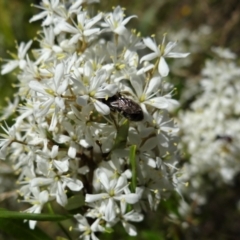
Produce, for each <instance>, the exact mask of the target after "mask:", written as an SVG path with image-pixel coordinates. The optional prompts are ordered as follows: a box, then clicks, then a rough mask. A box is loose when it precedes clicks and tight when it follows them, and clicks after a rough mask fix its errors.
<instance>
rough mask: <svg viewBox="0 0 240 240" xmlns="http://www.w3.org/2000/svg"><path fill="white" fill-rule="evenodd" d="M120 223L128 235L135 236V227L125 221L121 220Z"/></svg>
mask: <svg viewBox="0 0 240 240" xmlns="http://www.w3.org/2000/svg"><path fill="white" fill-rule="evenodd" d="M122 225H123V227H124V229H125V231H126V232H127V233H128V235H130V236H136V235H137V230H136V227H135V226H134V225H132V224H130V223H128V222H126V221H122Z"/></svg>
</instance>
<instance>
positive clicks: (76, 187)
mask: <svg viewBox="0 0 240 240" xmlns="http://www.w3.org/2000/svg"><path fill="white" fill-rule="evenodd" d="M67 186H68V187H69V188H70V189H71V190H72V191H80V190H81V189H82V188H83V183H82V182H81V181H80V180H78V179H76V180H75V181H74V180H73V179H70V181H68V182H67Z"/></svg>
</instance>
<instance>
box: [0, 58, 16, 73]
mask: <svg viewBox="0 0 240 240" xmlns="http://www.w3.org/2000/svg"><path fill="white" fill-rule="evenodd" d="M16 67H18V60H12V61H9V62H8V63H6V64H4V65H3V66H2V71H1V74H2V75H4V74H6V73H9V72H11V71H12V70H13V69H15V68H16Z"/></svg>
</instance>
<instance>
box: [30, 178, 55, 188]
mask: <svg viewBox="0 0 240 240" xmlns="http://www.w3.org/2000/svg"><path fill="white" fill-rule="evenodd" d="M52 182H53V179H51V178H41V177H39V178H34V179H32V180H31V182H30V186H31V187H40V186H45V185H48V184H51V183H52Z"/></svg>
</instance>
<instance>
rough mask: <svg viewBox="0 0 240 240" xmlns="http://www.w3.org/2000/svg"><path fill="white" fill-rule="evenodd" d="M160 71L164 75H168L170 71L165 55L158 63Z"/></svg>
mask: <svg viewBox="0 0 240 240" xmlns="http://www.w3.org/2000/svg"><path fill="white" fill-rule="evenodd" d="M158 72H159V74H160V75H161V76H162V77H166V76H167V75H168V73H169V68H168V65H167V63H166V61H165V59H164V57H161V58H160V61H159V64H158Z"/></svg>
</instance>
